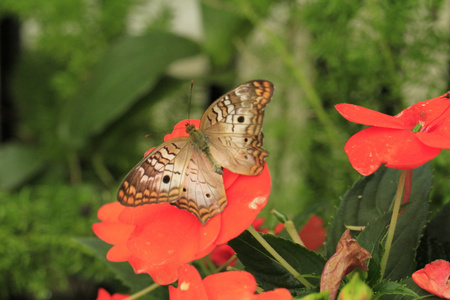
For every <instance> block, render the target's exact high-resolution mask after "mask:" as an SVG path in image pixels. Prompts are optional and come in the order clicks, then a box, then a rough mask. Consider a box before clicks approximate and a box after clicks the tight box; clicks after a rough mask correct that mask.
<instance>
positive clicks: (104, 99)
mask: <svg viewBox="0 0 450 300" xmlns="http://www.w3.org/2000/svg"><path fill="white" fill-rule="evenodd" d="M198 52H199V48H198V46H197V44H195V43H194V42H192V41H190V40H187V39H185V38H181V37H179V36H176V35H173V34H170V33H163V32H152V33H150V34H147V35H144V36H139V37H132V36H126V37H124V38H122V39H121V40H119V41H118V42H117V43H116V44H115V45H114V46H113V47H112V48H111V49H110V50H109V51H108V52H107V53H106V54H105V55H104V57H103V58H102V59H101V60H100V62H99V63H98V65H97V66H96V68H95V69H94V70H93V72H92V74H91V76H90V78H89V79H88V81H86V83H85V84H84V85H82V86H81V87H80V89H79V91H78V93H77V95H76V97H74V98H73V99H72V101H71V102H70V103H69V104H68V105H67V107H66V110H64V111H63V113H62V115H61V126H60V128H59V134H60V137H61V138H62V139H63V140H64V141H65V142H66V143H67V144H68V145H71V146H73V147H81V146H83V144H84V143H85V142H86V139H87V138H88V137H89V136H91V135H95V134H99V133H100V132H101V131H102V130H103V129H104V128H105V127H106V126H107V125H108V124H110V123H111V122H112V121H114V120H116V119H117V118H118V117H119V116H120V115H122V114H124V113H125V112H126V111H127V109H129V108H130V107H131V106H132V105H133V103H135V102H136V101H137V100H138V99H139V97H141V96H142V95H143V94H145V93H146V92H148V91H149V90H150V89H151V88H152V87H153V86H154V85H155V84H156V83H157V81H158V78H159V77H160V76H161V75H162V74H163V73H164V72H165V70H166V69H167V67H168V66H169V65H170V64H171V63H173V62H174V61H176V60H179V59H181V58H185V57H188V56H192V55H195V54H197V53H198Z"/></svg>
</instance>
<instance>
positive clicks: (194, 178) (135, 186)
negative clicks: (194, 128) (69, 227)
mask: <svg viewBox="0 0 450 300" xmlns="http://www.w3.org/2000/svg"><path fill="white" fill-rule="evenodd" d="M117 199H118V200H119V202H120V203H121V204H123V205H126V206H139V205H143V204H150V203H161V202H170V203H171V204H173V205H175V206H177V207H178V208H181V209H185V210H187V211H189V212H191V213H192V214H194V215H195V216H196V217H197V218H198V219H199V220H200V222H201V223H202V224H206V222H207V221H208V220H209V219H210V218H212V217H213V216H215V215H216V214H218V213H220V212H222V211H223V209H224V208H225V206H226V204H227V201H226V195H225V188H224V186H223V180H222V176H220V175H219V174H217V173H216V172H214V171H213V169H212V167H211V164H210V162H209V161H208V159H207V158H206V156H205V155H204V154H203V153H201V152H199V151H198V150H197V149H196V148H195V147H194V145H193V144H192V142H191V141H190V139H189V138H187V137H180V138H176V139H173V140H170V141H169V142H165V143H163V144H162V145H160V146H159V147H157V148H155V149H154V150H153V151H152V152H150V154H148V155H147V156H146V157H145V158H144V159H143V160H141V161H140V162H139V163H138V164H137V165H136V166H135V167H134V168H133V169H132V170H131V171H130V173H128V175H127V176H126V177H125V179H124V180H123V182H122V184H121V186H120V188H119V192H118V194H117Z"/></svg>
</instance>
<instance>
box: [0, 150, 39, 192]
mask: <svg viewBox="0 0 450 300" xmlns="http://www.w3.org/2000/svg"><path fill="white" fill-rule="evenodd" d="M44 164H45V162H44V161H43V160H42V159H41V158H40V157H39V156H38V152H37V151H36V150H35V149H32V148H30V147H25V146H22V145H15V144H5V145H3V146H2V147H0V189H5V190H7V189H12V188H15V187H17V186H19V185H21V184H22V183H23V182H24V181H25V180H27V179H29V178H30V177H31V176H33V175H36V174H37V173H38V172H39V171H40V170H41V169H42V168H43V167H44Z"/></svg>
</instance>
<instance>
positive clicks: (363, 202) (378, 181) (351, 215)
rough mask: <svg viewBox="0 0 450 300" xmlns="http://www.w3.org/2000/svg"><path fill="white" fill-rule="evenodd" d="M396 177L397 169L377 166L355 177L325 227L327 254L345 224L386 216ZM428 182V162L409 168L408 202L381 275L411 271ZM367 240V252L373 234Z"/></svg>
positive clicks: (373, 244) (394, 277) (396, 277)
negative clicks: (371, 173)
mask: <svg viewBox="0 0 450 300" xmlns="http://www.w3.org/2000/svg"><path fill="white" fill-rule="evenodd" d="M399 176H400V170H394V169H389V168H385V167H381V168H380V169H379V170H378V171H377V172H375V173H374V174H373V175H370V176H367V177H364V178H362V179H361V180H358V181H357V182H356V183H355V184H354V185H353V187H352V188H351V189H350V190H348V191H347V192H346V193H345V195H344V197H343V199H342V201H341V204H340V206H339V207H338V209H337V212H336V217H335V218H334V220H333V222H332V225H331V226H330V228H329V234H328V237H327V244H326V247H327V248H326V252H327V256H331V255H333V253H334V252H335V247H336V244H337V242H338V241H339V238H340V237H341V235H342V233H343V232H344V230H345V225H354V226H367V225H368V224H370V223H372V222H374V221H375V220H377V219H380V218H382V217H383V216H384V217H383V218H386V216H385V215H386V214H387V213H388V212H389V211H390V210H391V207H392V204H393V198H394V195H395V192H396V189H397V184H398V180H399ZM431 182H432V172H431V168H430V166H429V164H426V165H424V166H422V167H419V168H416V169H414V170H413V182H412V191H411V198H410V202H409V205H407V206H406V208H405V210H404V212H403V214H402V216H401V217H400V218H399V221H398V223H397V228H396V233H395V235H394V241H393V245H392V249H391V253H390V256H389V260H388V265H387V268H386V272H385V278H389V279H391V280H399V279H402V278H405V277H406V276H409V275H411V273H412V272H413V271H414V268H415V265H414V258H415V249H416V248H417V246H418V239H419V237H420V234H421V232H422V230H423V227H424V225H425V222H426V218H427V214H428V195H429V192H430V189H431ZM382 225H383V221H382V222H381V223H379V224H378V225H377V229H376V231H377V233H376V234H377V239H379V243H381V238H382V236H380V234H382V232H381V231H380V229H381V227H382ZM371 230H372V229H371ZM363 236H364V235H363ZM371 239H372V240H371V241H370V243H369V244H368V245H369V247H371V248H372V250H369V251H374V250H375V249H376V241H375V240H374V239H373V237H372V238H371ZM365 242H368V241H367V240H366V241H365ZM366 246H367V245H366ZM373 254H376V253H373Z"/></svg>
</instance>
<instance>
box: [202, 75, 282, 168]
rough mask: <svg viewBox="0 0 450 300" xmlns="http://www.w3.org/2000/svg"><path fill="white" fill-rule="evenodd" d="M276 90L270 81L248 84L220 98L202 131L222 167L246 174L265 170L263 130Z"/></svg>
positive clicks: (203, 123) (208, 114)
mask: <svg viewBox="0 0 450 300" xmlns="http://www.w3.org/2000/svg"><path fill="white" fill-rule="evenodd" d="M273 89H274V88H273V84H272V83H271V82H269V81H265V80H254V81H249V82H246V83H244V84H241V85H240V86H238V87H236V88H235V89H234V90H232V91H230V92H229V93H227V94H225V95H223V96H222V97H220V98H219V99H218V100H216V101H215V102H214V103H213V104H211V106H210V107H209V108H208V109H207V110H206V112H205V113H204V114H203V117H202V119H201V121H200V130H202V131H203V132H204V133H205V135H206V136H207V138H208V140H209V148H210V152H211V155H212V156H213V157H214V159H215V160H216V161H217V162H218V164H219V165H221V166H222V167H224V168H226V169H228V170H230V171H232V172H234V173H239V174H243V175H257V174H259V173H260V172H261V171H262V169H263V166H264V161H265V158H266V157H267V156H268V153H267V151H266V150H264V149H263V148H262V145H263V134H262V133H261V128H262V123H263V118H264V108H265V106H266V104H267V103H269V102H270V100H271V98H272V95H273Z"/></svg>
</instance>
